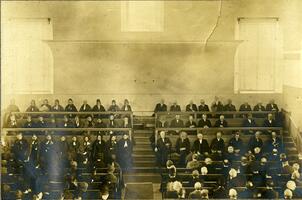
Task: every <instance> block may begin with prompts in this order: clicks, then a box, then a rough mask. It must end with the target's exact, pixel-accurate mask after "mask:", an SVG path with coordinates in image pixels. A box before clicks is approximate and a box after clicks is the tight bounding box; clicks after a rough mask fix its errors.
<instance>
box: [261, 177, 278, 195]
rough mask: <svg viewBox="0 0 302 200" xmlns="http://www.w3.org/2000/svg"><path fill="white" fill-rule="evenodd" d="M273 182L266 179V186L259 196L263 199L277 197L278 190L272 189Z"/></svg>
mask: <svg viewBox="0 0 302 200" xmlns="http://www.w3.org/2000/svg"><path fill="white" fill-rule="evenodd" d="M273 187H274V182H273V181H272V180H267V181H266V188H265V190H264V191H262V194H261V197H262V198H264V199H278V196H279V194H278V192H277V191H276V190H274V189H273Z"/></svg>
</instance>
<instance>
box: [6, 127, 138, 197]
mask: <svg viewBox="0 0 302 200" xmlns="http://www.w3.org/2000/svg"><path fill="white" fill-rule="evenodd" d="M16 137H17V139H16V140H15V141H13V142H12V144H11V145H10V144H9V143H8V142H6V145H5V146H4V147H3V148H2V149H3V151H2V161H6V162H2V167H4V168H6V170H7V173H8V174H12V175H19V176H20V178H22V182H20V181H17V182H16V181H13V183H15V187H14V188H13V189H14V190H16V189H18V190H21V191H22V192H23V193H25V194H28V195H30V196H32V195H38V194H40V193H43V194H47V193H48V194H47V195H48V197H49V198H46V199H53V197H52V191H51V185H52V182H53V181H54V180H53V179H54V177H55V179H56V180H55V181H56V182H61V183H62V185H64V187H62V190H63V189H68V190H73V191H77V190H76V188H74V186H77V183H79V182H81V181H85V182H87V184H88V185H92V186H93V185H94V189H95V188H97V187H96V186H95V184H92V182H100V183H99V185H100V184H101V185H102V184H104V183H116V179H115V178H114V180H113V181H109V182H106V181H105V180H106V179H102V177H100V176H99V174H98V173H97V169H98V168H104V167H107V166H109V167H113V168H114V170H111V172H112V173H107V174H106V173H105V174H104V175H107V176H109V178H110V174H113V173H114V172H115V171H119V173H120V174H121V172H122V171H127V170H129V169H131V167H132V150H133V145H134V142H133V141H132V140H130V138H129V135H128V134H127V133H125V134H124V135H123V137H122V138H121V139H119V140H117V136H115V135H111V136H110V138H109V140H108V141H105V140H104V139H103V137H102V135H98V136H97V137H96V139H95V141H92V140H91V137H90V136H84V137H83V139H82V140H80V139H79V137H76V136H72V138H71V139H70V141H68V139H67V138H66V137H65V136H61V137H60V139H59V141H58V140H55V139H54V137H53V136H52V135H51V134H49V133H47V134H46V138H45V140H40V139H39V138H38V137H37V136H36V135H33V136H32V138H31V139H28V138H24V137H23V134H22V133H20V132H19V133H17V136H16ZM74 162H75V163H77V164H76V165H78V164H80V165H81V166H83V167H84V168H86V169H87V170H88V171H89V173H88V176H84V175H83V176H82V175H81V173H80V171H79V170H78V169H76V168H75V166H72V165H70V163H74ZM116 169H117V170H116ZM87 170H86V172H87ZM70 171H73V172H72V173H71V172H70ZM66 176H67V178H66ZM96 179H97V180H96ZM119 179H120V181H119V182H120V183H121V185H119V187H122V186H123V183H122V182H123V181H122V176H119ZM2 180H4V181H3V182H4V183H5V179H2ZM87 180H88V181H87ZM41 183H43V184H41ZM41 185H43V187H41ZM98 188H100V187H99V186H98ZM109 188H111V189H110V190H109V194H110V198H115V197H116V194H119V193H116V192H117V190H116V187H109ZM30 191H31V192H30ZM99 192H100V191H99ZM29 193H30V194H29ZM74 195H75V194H74ZM43 199H44V198H43Z"/></svg>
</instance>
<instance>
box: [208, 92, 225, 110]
mask: <svg viewBox="0 0 302 200" xmlns="http://www.w3.org/2000/svg"><path fill="white" fill-rule="evenodd" d="M211 108H212V111H213V112H221V111H223V110H224V106H223V104H222V103H221V101H220V100H219V98H218V97H217V96H215V98H214V102H213V103H212V106H211Z"/></svg>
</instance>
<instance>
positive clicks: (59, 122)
mask: <svg viewBox="0 0 302 200" xmlns="http://www.w3.org/2000/svg"><path fill="white" fill-rule="evenodd" d="M6 127H7V128H131V127H132V124H131V122H130V120H129V117H128V116H124V117H123V119H116V117H115V116H114V115H110V116H109V118H108V119H103V118H101V117H97V118H93V116H91V115H88V116H87V117H86V119H81V118H80V117H79V116H78V115H76V116H75V117H74V118H72V117H69V116H68V115H64V117H63V119H60V118H54V117H51V118H45V116H44V115H40V116H39V117H38V119H35V118H33V117H32V116H31V115H27V117H26V120H22V119H17V117H16V115H14V114H11V115H10V117H9V119H8V122H7V123H6Z"/></svg>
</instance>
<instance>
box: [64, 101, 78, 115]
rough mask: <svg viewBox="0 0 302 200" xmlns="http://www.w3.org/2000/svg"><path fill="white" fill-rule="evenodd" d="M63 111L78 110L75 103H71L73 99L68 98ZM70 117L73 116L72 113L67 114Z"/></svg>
mask: <svg viewBox="0 0 302 200" xmlns="http://www.w3.org/2000/svg"><path fill="white" fill-rule="evenodd" d="M65 111H66V112H78V109H77V108H76V107H75V105H74V104H73V100H72V99H68V104H67V106H66V107H65ZM68 116H69V117H70V118H73V117H74V115H72V114H69V115H68Z"/></svg>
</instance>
